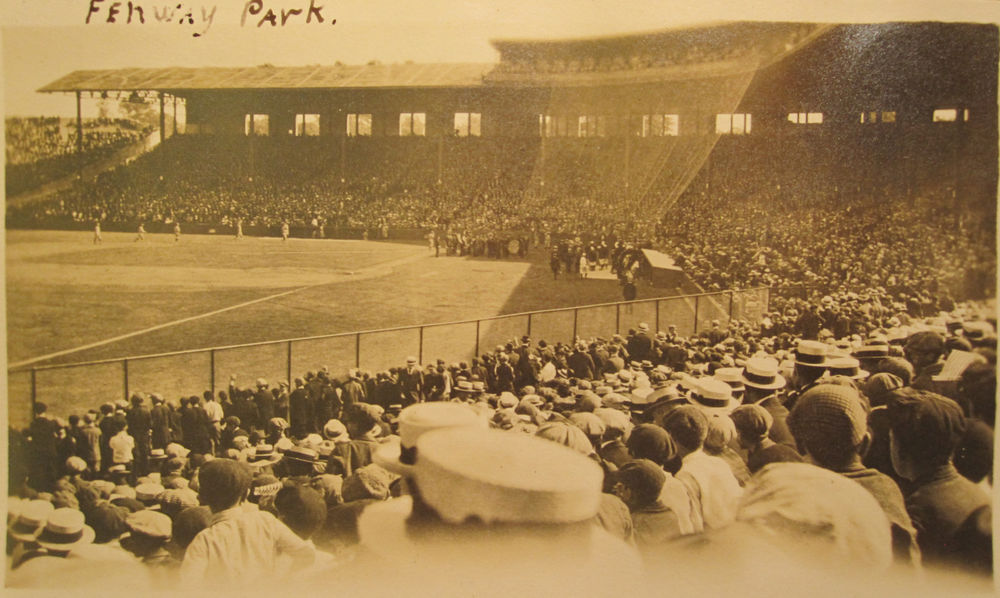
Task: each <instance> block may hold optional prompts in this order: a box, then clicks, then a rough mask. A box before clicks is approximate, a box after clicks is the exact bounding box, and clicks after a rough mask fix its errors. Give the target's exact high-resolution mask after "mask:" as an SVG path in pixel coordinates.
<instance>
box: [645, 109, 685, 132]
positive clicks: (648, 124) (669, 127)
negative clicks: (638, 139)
mask: <svg viewBox="0 0 1000 598" xmlns="http://www.w3.org/2000/svg"><path fill="white" fill-rule="evenodd" d="M679 122H680V117H679V116H677V115H676V114H643V115H642V136H643V137H649V136H653V137H676V136H677V130H678V123H679Z"/></svg>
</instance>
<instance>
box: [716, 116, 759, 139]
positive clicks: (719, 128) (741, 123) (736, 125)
mask: <svg viewBox="0 0 1000 598" xmlns="http://www.w3.org/2000/svg"><path fill="white" fill-rule="evenodd" d="M715 133H716V134H717V135H749V134H750V115H749V114H716V115H715Z"/></svg>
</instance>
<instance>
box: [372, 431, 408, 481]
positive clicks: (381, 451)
mask: <svg viewBox="0 0 1000 598" xmlns="http://www.w3.org/2000/svg"><path fill="white" fill-rule="evenodd" d="M402 454H403V446H402V445H401V444H400V439H399V437H398V436H396V437H392V438H389V439H388V440H386V441H385V442H383V443H381V444H379V445H378V447H376V448H375V452H373V453H372V461H374V462H375V464H376V465H378V466H380V467H383V468H385V469H388V470H389V471H391V472H392V473H395V474H397V475H401V476H404V477H408V476H410V475H412V473H413V466H412V465H407V464H406V463H403V462H402V461H400V460H399V457H400V455H402Z"/></svg>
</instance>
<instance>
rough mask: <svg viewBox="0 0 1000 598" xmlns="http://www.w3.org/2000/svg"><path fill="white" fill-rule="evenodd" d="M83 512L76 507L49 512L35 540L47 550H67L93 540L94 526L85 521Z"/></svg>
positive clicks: (94, 534) (94, 535)
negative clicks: (43, 526)
mask: <svg viewBox="0 0 1000 598" xmlns="http://www.w3.org/2000/svg"><path fill="white" fill-rule="evenodd" d="M85 519H86V518H85V517H84V515H83V513H81V512H80V511H78V510H76V509H69V508H63V509H56V510H54V511H52V513H50V514H49V518H48V521H47V522H46V523H45V528H44V529H43V530H42V533H41V534H39V535H38V538H37V539H36V542H38V544H39V546H41V547H42V548H45V549H47V550H52V551H56V552H69V551H71V550H73V549H75V548H80V547H83V546H86V545H87V544H90V543H91V542H93V541H94V538H95V537H96V535H97V534H96V533H94V528H92V527H90V526H89V525H87V524H86V523H85Z"/></svg>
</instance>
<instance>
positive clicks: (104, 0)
mask: <svg viewBox="0 0 1000 598" xmlns="http://www.w3.org/2000/svg"><path fill="white" fill-rule="evenodd" d="M89 2H90V7H89V9H88V10H87V18H86V21H85V22H86V23H87V24H90V23H111V24H125V25H132V24H139V25H144V24H146V23H163V24H168V23H177V24H179V25H181V26H185V27H190V28H191V29H194V32H192V35H193V36H194V37H201V36H202V35H204V34H205V33H206V32H207V31H208V29H209V27H211V26H212V23H213V21H214V20H215V14H216V8H217V7H216V6H188V5H185V4H183V3H180V4H144V3H142V2H138V1H133V0H89ZM302 3H303V4H302V5H301V6H299V7H285V6H281V7H277V6H276V7H271V6H266V5H265V2H264V0H248V1H247V2H246V4H244V5H243V12H242V14H241V15H240V25H241V26H244V27H245V26H246V25H247V24H248V23H249V24H251V25H256V26H257V27H264V26H265V25H269V26H270V27H278V26H284V25H287V24H289V23H292V24H296V23H308V24H313V23H316V24H321V23H329V24H331V25H335V24H336V23H337V19H330V20H327V19H326V18H324V16H323V7H322V6H319V5H317V4H316V0H309V3H308V5H306V4H305V0H302Z"/></svg>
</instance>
